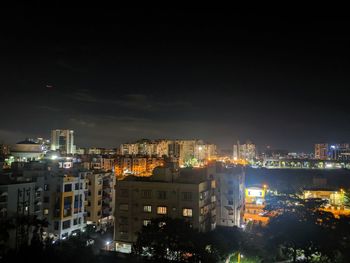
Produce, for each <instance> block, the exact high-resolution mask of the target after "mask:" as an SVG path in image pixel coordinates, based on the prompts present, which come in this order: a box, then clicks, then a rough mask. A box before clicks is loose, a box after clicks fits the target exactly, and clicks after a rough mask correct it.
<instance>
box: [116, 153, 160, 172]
mask: <svg viewBox="0 0 350 263" xmlns="http://www.w3.org/2000/svg"><path fill="white" fill-rule="evenodd" d="M163 164H164V160H163V159H162V158H156V157H149V156H132V155H130V156H117V157H116V158H115V166H114V172H115V175H116V176H117V177H123V176H125V175H130V174H133V175H135V176H151V175H152V171H153V169H154V168H155V167H157V166H162V165H163Z"/></svg>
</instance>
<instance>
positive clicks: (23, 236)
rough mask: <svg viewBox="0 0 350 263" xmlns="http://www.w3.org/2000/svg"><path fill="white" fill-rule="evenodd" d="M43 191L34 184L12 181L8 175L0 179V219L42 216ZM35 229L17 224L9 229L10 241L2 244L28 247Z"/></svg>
mask: <svg viewBox="0 0 350 263" xmlns="http://www.w3.org/2000/svg"><path fill="white" fill-rule="evenodd" d="M41 193H42V189H41V188H39V187H37V185H36V184H35V183H34V182H30V181H25V180H23V181H19V180H14V179H10V177H8V176H6V175H2V176H1V178H0V219H5V218H7V219H10V220H11V219H12V220H13V221H15V219H16V218H17V217H18V216H20V217H21V216H38V217H40V216H41V214H42V206H41V204H42V194H41ZM32 233H33V229H32V227H31V226H30V225H28V224H16V225H15V226H14V228H13V229H9V240H8V242H3V241H2V240H0V244H2V245H3V246H4V247H8V248H17V247H19V246H21V245H28V244H29V242H30V240H31V237H32Z"/></svg>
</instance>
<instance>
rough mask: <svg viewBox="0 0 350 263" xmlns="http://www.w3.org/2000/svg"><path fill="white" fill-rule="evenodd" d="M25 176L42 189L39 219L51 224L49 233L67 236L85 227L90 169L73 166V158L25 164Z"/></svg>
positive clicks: (54, 236)
mask: <svg viewBox="0 0 350 263" xmlns="http://www.w3.org/2000/svg"><path fill="white" fill-rule="evenodd" d="M22 173H23V178H24V179H30V180H32V181H34V182H35V184H36V187H38V188H40V189H42V191H41V203H42V213H41V216H40V217H39V219H46V220H47V221H48V223H49V225H48V227H47V229H45V236H46V237H51V238H53V239H65V238H67V237H68V236H70V235H75V234H76V233H78V232H81V231H83V230H84V228H85V219H84V215H85V205H86V197H87V186H86V183H87V180H86V177H87V175H88V174H89V173H91V172H89V171H86V170H83V169H80V168H77V167H74V166H73V161H72V158H70V157H65V158H58V159H55V160H43V161H40V162H30V163H27V164H26V165H25V166H24V167H23V171H22Z"/></svg>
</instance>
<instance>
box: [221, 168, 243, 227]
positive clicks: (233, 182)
mask: <svg viewBox="0 0 350 263" xmlns="http://www.w3.org/2000/svg"><path fill="white" fill-rule="evenodd" d="M215 180H216V182H217V187H216V198H217V203H216V219H217V221H216V222H217V225H220V226H229V227H232V226H238V227H240V226H241V225H242V223H243V221H242V219H243V214H244V193H245V191H244V189H245V187H244V182H245V171H244V168H243V167H232V168H226V169H221V170H220V171H218V172H217V173H215Z"/></svg>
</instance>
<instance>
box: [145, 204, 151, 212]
mask: <svg viewBox="0 0 350 263" xmlns="http://www.w3.org/2000/svg"><path fill="white" fill-rule="evenodd" d="M143 212H146V213H151V212H152V206H151V205H144V206H143Z"/></svg>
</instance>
